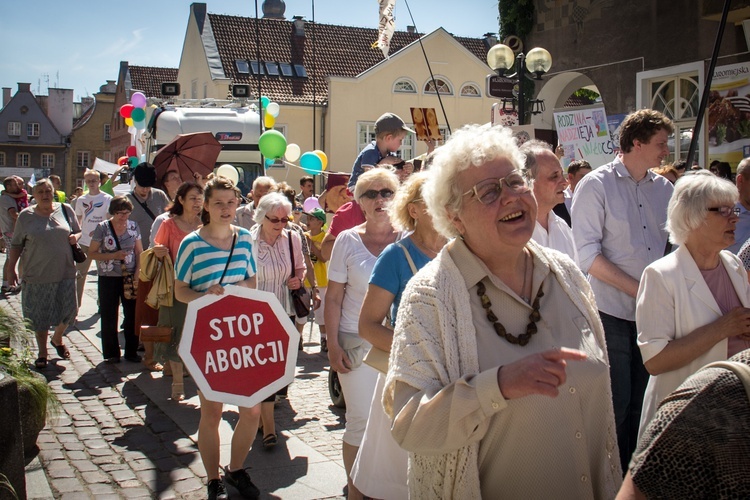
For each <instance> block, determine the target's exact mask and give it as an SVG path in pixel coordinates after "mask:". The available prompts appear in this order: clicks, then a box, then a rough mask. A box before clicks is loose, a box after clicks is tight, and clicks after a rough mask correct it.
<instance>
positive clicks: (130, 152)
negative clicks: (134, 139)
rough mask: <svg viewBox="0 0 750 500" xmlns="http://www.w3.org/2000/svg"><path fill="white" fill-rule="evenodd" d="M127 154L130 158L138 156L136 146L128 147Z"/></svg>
mask: <svg viewBox="0 0 750 500" xmlns="http://www.w3.org/2000/svg"><path fill="white" fill-rule="evenodd" d="M125 154H126V155H128V156H138V151H137V150H136V149H135V146H128V149H127V150H126V151H125Z"/></svg>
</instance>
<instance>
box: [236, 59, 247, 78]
mask: <svg viewBox="0 0 750 500" xmlns="http://www.w3.org/2000/svg"><path fill="white" fill-rule="evenodd" d="M234 65H235V66H236V67H237V73H239V74H241V75H249V74H250V65H249V64H247V61H245V60H244V59H236V60H235V61H234Z"/></svg>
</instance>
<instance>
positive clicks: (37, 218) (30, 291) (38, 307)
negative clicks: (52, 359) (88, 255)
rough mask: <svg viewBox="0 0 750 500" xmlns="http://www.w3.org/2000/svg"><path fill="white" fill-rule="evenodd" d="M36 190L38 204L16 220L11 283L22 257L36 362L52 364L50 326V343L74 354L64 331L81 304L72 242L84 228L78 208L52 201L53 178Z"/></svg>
mask: <svg viewBox="0 0 750 500" xmlns="http://www.w3.org/2000/svg"><path fill="white" fill-rule="evenodd" d="M32 193H33V195H34V199H35V200H36V205H32V206H30V207H27V208H25V209H23V210H22V211H21V213H20V214H18V220H17V221H16V223H15V224H16V226H15V230H14V233H13V239H12V241H11V247H10V253H9V255H8V261H9V265H8V283H9V285H10V286H12V287H15V286H16V285H17V284H18V275H17V274H16V263H17V262H18V261H19V259H20V261H21V269H23V293H22V295H21V307H22V310H23V317H24V318H25V319H26V320H28V321H29V322H30V323H31V327H32V328H33V329H34V333H35V334H36V342H37V348H38V349H39V357H38V358H37V359H36V361H35V362H34V366H35V367H36V368H38V369H42V368H45V367H46V366H47V357H48V355H47V337H48V335H49V329H50V327H52V328H54V333H53V334H52V338H51V339H50V343H51V344H52V347H54V348H55V350H56V351H57V355H58V356H60V357H61V358H62V359H69V358H70V352H69V351H68V348H67V346H65V341H64V337H63V333H65V329H66V328H67V327H68V324H69V323H71V322H72V321H73V320H74V319H75V317H76V313H77V311H78V305H77V302H76V268H75V262H74V261H73V254H72V252H71V251H70V248H69V247H70V244H71V243H75V242H76V240H77V238H78V236H76V234H78V235H80V232H81V229H80V227H79V225H78V219H76V217H75V214H74V213H73V209H72V208H70V206H69V205H67V204H65V203H55V202H54V201H53V200H54V193H55V191H54V187H53V186H52V182H51V181H50V180H49V179H41V180H39V181H37V183H36V185H35V186H34V188H33V191H32Z"/></svg>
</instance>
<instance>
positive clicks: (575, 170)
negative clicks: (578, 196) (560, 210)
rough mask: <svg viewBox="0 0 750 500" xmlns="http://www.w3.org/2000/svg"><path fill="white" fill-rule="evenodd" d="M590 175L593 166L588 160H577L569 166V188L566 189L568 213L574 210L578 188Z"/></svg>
mask: <svg viewBox="0 0 750 500" xmlns="http://www.w3.org/2000/svg"><path fill="white" fill-rule="evenodd" d="M589 173H591V165H590V164H589V162H587V161H586V160H575V161H571V162H570V164H568V187H567V188H565V208H567V209H568V212H570V211H571V210H572V208H573V193H575V191H576V186H577V185H578V183H579V182H581V179H583V177H584V176H585V175H586V174H589Z"/></svg>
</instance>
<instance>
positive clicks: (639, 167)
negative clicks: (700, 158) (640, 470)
mask: <svg viewBox="0 0 750 500" xmlns="http://www.w3.org/2000/svg"><path fill="white" fill-rule="evenodd" d="M673 131H674V128H673V126H672V122H671V120H670V119H669V118H667V117H666V116H664V115H663V114H661V113H659V112H658V111H654V110H651V109H641V110H639V111H636V112H634V113H631V114H630V115H628V116H627V117H626V118H625V120H624V121H623V122H622V127H621V131H620V147H621V149H622V153H621V154H620V155H619V156H618V157H617V158H615V160H614V161H613V162H611V163H608V164H606V165H603V166H601V167H599V168H597V169H596V170H594V171H593V172H591V173H590V174H588V175H586V176H585V177H584V178H583V179H582V180H581V182H580V183H579V184H578V186H577V187H576V191H575V196H574V197H573V212H572V214H571V215H572V219H573V221H574V224H573V236H574V238H575V243H576V248H577V250H578V265H579V266H580V268H581V270H582V271H583V272H585V273H588V275H589V276H588V278H589V282H590V283H591V288H592V289H593V290H594V295H595V296H596V304H597V307H598V309H599V314H600V316H601V319H602V323H603V324H604V334H605V337H606V340H607V351H608V354H609V363H610V379H611V381H612V399H613V403H614V410H615V420H616V422H617V441H618V445H619V449H620V461H621V464H622V468H623V470H626V469H627V466H628V463H629V461H630V456H631V455H632V453H633V451H634V450H635V446H636V444H637V439H638V426H639V423H640V415H641V407H642V404H643V394H644V392H645V390H646V384H647V383H648V372H647V371H646V369H645V367H644V366H643V359H642V358H641V353H640V350H639V348H638V344H637V341H636V338H637V333H638V332H637V328H636V324H635V297H636V294H637V292H638V286H639V284H640V279H641V274H642V273H643V270H644V269H645V268H646V266H648V265H649V264H651V263H652V262H654V261H655V260H657V259H659V258H661V257H662V256H664V254H665V253H666V252H667V250H668V248H669V247H668V246H667V236H668V234H667V231H666V229H665V227H664V226H665V224H666V221H667V205H668V204H669V199H670V197H671V196H672V191H673V190H674V188H673V187H672V184H671V183H670V182H669V181H668V180H667V179H665V178H664V177H662V176H660V175H657V174H655V173H653V172H651V171H650V170H649V169H651V168H654V167H658V166H659V165H660V164H661V162H662V160H664V158H666V157H667V155H669V148H668V147H667V139H668V137H669V135H670V134H671V133H672V132H673Z"/></svg>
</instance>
